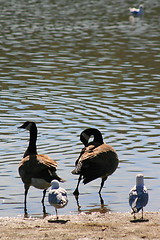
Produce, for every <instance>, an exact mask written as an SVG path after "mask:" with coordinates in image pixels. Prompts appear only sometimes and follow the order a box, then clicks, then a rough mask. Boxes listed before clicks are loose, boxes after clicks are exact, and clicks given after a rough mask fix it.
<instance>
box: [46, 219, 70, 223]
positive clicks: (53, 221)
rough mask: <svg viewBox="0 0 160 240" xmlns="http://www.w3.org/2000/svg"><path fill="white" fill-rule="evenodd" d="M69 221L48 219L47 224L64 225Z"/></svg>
mask: <svg viewBox="0 0 160 240" xmlns="http://www.w3.org/2000/svg"><path fill="white" fill-rule="evenodd" d="M68 221H70V220H64V219H49V220H48V222H49V223H60V224H66V223H67V222H68Z"/></svg>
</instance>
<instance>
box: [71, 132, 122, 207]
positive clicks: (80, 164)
mask: <svg viewBox="0 0 160 240" xmlns="http://www.w3.org/2000/svg"><path fill="white" fill-rule="evenodd" d="M92 136H93V141H91V142H89V139H90V137H92ZM80 140H81V142H82V143H83V144H84V146H85V147H84V148H83V149H82V151H81V153H80V156H79V158H78V159H77V161H76V163H75V165H76V166H75V169H74V170H73V171H72V174H77V175H79V179H78V183H77V187H76V189H75V191H74V192H73V194H74V195H75V197H76V198H78V195H79V191H78V187H79V183H80V181H81V179H82V178H83V183H84V184H87V183H89V182H91V181H93V180H94V179H97V178H101V179H102V180H101V185H100V189H99V195H100V199H101V204H103V202H102V198H101V190H102V188H103V185H104V182H105V181H106V180H107V178H108V176H109V175H111V174H112V173H113V172H114V171H115V170H116V169H117V167H118V156H117V153H116V151H115V150H114V148H113V147H112V146H110V145H108V144H106V143H104V142H103V137H102V134H101V132H100V131H99V130H98V129H96V128H87V129H85V130H84V131H82V133H81V134H80Z"/></svg>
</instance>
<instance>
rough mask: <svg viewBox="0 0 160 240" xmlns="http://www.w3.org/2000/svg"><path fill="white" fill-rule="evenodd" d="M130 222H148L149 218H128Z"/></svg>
mask: <svg viewBox="0 0 160 240" xmlns="http://www.w3.org/2000/svg"><path fill="white" fill-rule="evenodd" d="M130 222H131V223H141V222H149V219H133V220H130Z"/></svg>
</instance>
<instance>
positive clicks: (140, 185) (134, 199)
mask: <svg viewBox="0 0 160 240" xmlns="http://www.w3.org/2000/svg"><path fill="white" fill-rule="evenodd" d="M147 203H148V192H147V188H146V187H145V185H144V176H143V174H138V175H137V176H136V185H135V186H134V187H133V188H132V189H131V190H130V192H129V205H130V206H131V208H132V214H134V219H136V217H135V214H136V213H138V212H139V211H140V210H142V220H143V207H145V206H146V205H147Z"/></svg>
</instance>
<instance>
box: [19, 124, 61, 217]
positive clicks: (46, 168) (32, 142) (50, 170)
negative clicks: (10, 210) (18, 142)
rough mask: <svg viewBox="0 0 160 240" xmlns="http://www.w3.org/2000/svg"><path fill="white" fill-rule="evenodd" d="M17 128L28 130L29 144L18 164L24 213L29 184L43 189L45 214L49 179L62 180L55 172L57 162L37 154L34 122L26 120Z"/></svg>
mask: <svg viewBox="0 0 160 240" xmlns="http://www.w3.org/2000/svg"><path fill="white" fill-rule="evenodd" d="M19 128H24V129H27V130H28V131H29V132H30V139H29V145H28V148H27V150H26V151H25V153H24V156H23V158H22V160H21V162H20V164H19V168H18V171H19V175H20V177H21V179H22V181H23V183H24V188H25V198H24V213H25V214H26V215H27V193H28V190H29V188H30V186H33V187H35V188H38V189H43V198H42V206H43V213H44V214H46V210H45V206H44V198H45V194H46V190H47V189H48V188H49V187H50V186H51V181H52V180H53V179H57V180H58V181H60V182H62V181H63V180H62V179H61V178H60V177H59V176H58V175H57V174H56V168H57V163H56V161H54V160H52V159H51V158H50V157H48V156H47V155H43V154H37V148H36V140H37V127H36V124H35V123H34V122H30V121H27V122H25V123H24V124H23V125H22V126H20V127H19Z"/></svg>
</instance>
